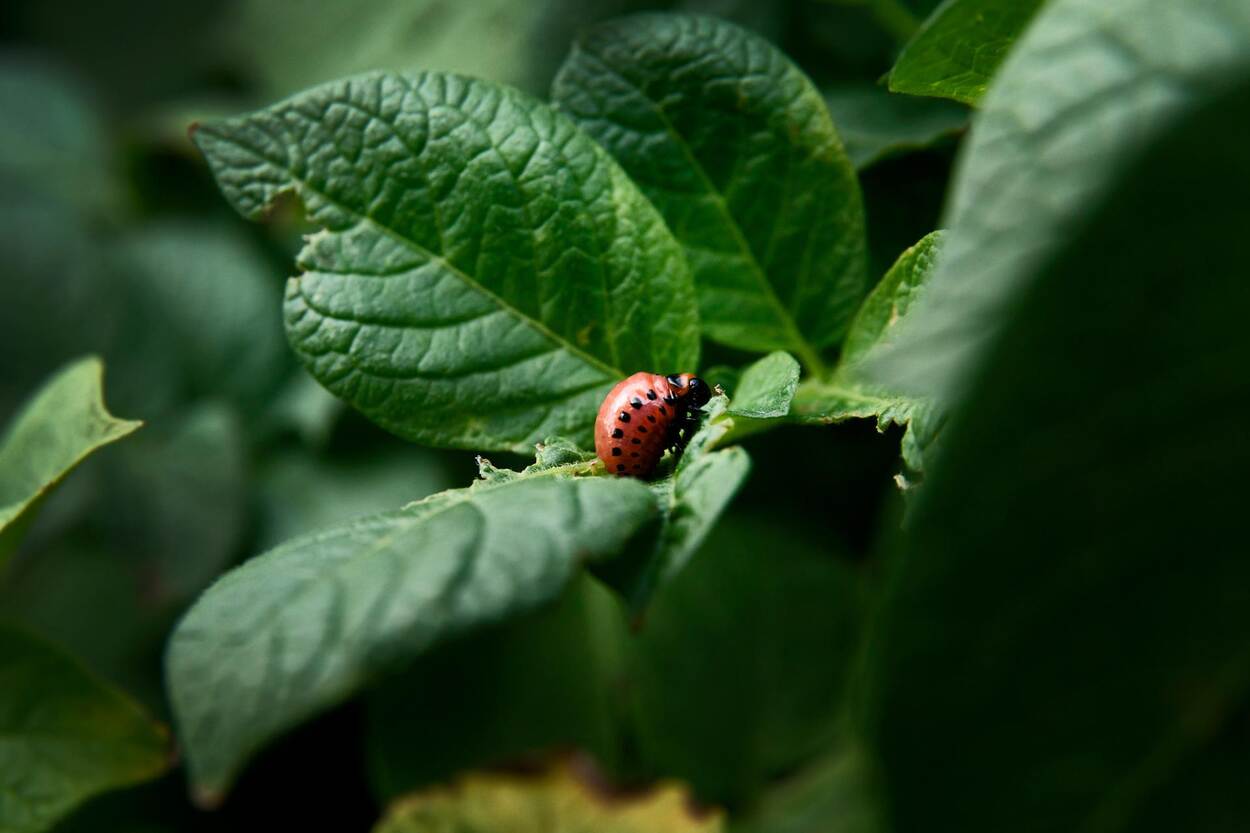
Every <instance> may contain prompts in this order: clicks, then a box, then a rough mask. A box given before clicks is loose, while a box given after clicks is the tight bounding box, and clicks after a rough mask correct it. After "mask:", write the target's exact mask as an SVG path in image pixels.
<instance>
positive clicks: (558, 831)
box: [374, 764, 725, 833]
mask: <svg viewBox="0 0 1250 833" xmlns="http://www.w3.org/2000/svg"><path fill="white" fill-rule="evenodd" d="M724 829H725V826H724V819H723V816H722V815H721V814H720V813H719V812H710V813H700V812H697V811H696V810H694V808H692V806H691V803H690V798H689V796H688V794H687V791H686V789H685V788H684V787H682V786H680V785H678V784H675V783H666V784H661V785H660V786H658V787H656V788H654V789H652V790H650V791H649V792H646V793H643V794H641V795H627V796H621V795H616V794H613V793H610V792H607V791H605V790H604V789H603V787H602V786H601V785H596V784H592V783H589V782H588V781H587V780H586V779H585V778H583V777H579V773H578V772H577V771H576V770H575V769H574V768H573V767H571V766H569V765H568V764H562V765H560V766H557V767H553V768H552V769H551V770H549V771H547V772H545V773H543V774H541V775H536V776H534V775H521V774H483V773H475V774H471V775H468V776H465V777H464V778H462V779H461V780H460V781H459V782H457V783H456V784H454V785H452V786H450V787H439V788H436V789H432V790H427V791H424V792H420V793H416V794H414V795H412V796H410V797H408V798H406V799H403V800H401V801H399V802H398V803H396V804H395V805H394V806H393V807H392V808H391V811H390V812H389V813H388V814H387V816H386V818H385V819H383V820H382V822H381V824H379V825H378V826H377V827H376V828H374V833H444V831H452V830H454V831H457V833H719V831H722V830H724Z"/></svg>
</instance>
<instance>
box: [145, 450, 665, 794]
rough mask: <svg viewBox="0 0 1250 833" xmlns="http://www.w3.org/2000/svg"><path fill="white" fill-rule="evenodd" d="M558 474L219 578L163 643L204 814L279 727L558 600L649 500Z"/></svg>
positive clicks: (611, 548) (321, 536)
mask: <svg viewBox="0 0 1250 833" xmlns="http://www.w3.org/2000/svg"><path fill="white" fill-rule="evenodd" d="M561 471H562V470H561V469H558V468H557V469H549V470H547V471H545V472H538V473H536V474H532V475H528V476H518V477H514V478H511V479H506V480H498V481H494V482H483V483H479V484H476V485H475V486H474V487H471V488H469V489H460V490H456V491H450V492H441V493H439V494H437V495H434V496H433V497H431V498H428V499H426V500H424V501H421V502H420V503H416V504H413V505H411V506H409V507H407V508H405V509H403V510H399V511H394V512H387V513H383V514H379V515H373V516H370V517H366V518H361V519H359V520H356V521H354V522H352V523H349V524H346V525H343V526H340V527H337V528H333V529H329V530H327V531H324V532H319V533H315V534H312V535H307V536H304V537H302V538H297V539H295V540H293V541H290V542H288V543H286V544H283V545H282V546H280V547H277V548H276V549H274V550H271V551H269V552H268V553H265V554H264V555H261V556H258V557H256V558H254V559H252V560H251V561H249V562H247V563H246V564H244V565H243V566H242V567H240V568H238V569H236V570H234V571H233V572H231V573H229V574H227V575H226V576H225V578H223V579H222V580H221V581H219V582H218V583H217V584H215V585H214V586H213V587H212V588H210V589H209V590H208V592H207V593H205V594H204V595H203V596H202V597H201V598H200V600H199V601H198V602H197V603H196V604H195V606H194V607H192V608H191V610H190V612H189V613H188V614H187V616H186V617H185V618H184V619H183V620H182V622H181V623H180V624H179V625H178V628H177V629H176V631H175V632H174V635H173V637H172V639H171V641H170V645H169V651H168V655H167V660H166V667H167V676H168V685H169V693H170V699H171V701H172V704H173V707H174V712H175V714H176V716H177V719H178V727H179V732H180V737H181V739H182V741H183V744H184V746H185V748H186V753H187V762H188V766H189V768H190V773H191V778H192V782H193V785H194V787H195V790H196V792H197V794H198V795H199V797H200V799H201V800H202V801H204V802H209V803H211V802H212V801H213V800H215V799H217V798H219V797H220V796H221V795H222V794H223V792H224V790H225V789H226V788H227V787H228V786H229V784H230V782H231V780H232V779H233V777H234V775H235V774H236V773H237V771H238V769H239V768H240V766H241V765H242V764H243V763H244V761H245V760H246V759H247V758H248V757H249V756H250V755H251V754H252V753H253V752H255V751H256V750H257V749H258V748H259V747H260V746H261V745H262V744H264V743H265V742H266V741H268V740H270V739H271V738H272V737H274V736H275V735H277V734H279V733H280V732H282V731H283V730H285V729H287V728H289V727H291V726H293V725H295V724H296V723H298V722H300V721H301V720H303V719H305V718H307V717H309V716H311V715H313V714H315V713H316V712H318V711H321V710H322V709H324V708H326V707H327V706H329V705H332V704H334V703H336V702H338V701H341V700H343V699H344V698H346V697H348V696H350V695H351V694H352V693H354V692H355V691H356V690H357V689H359V688H360V687H361V686H362V685H363V684H364V683H365V682H366V681H367V680H368V679H369V678H371V677H372V676H373V675H374V674H375V673H376V672H378V671H379V670H381V669H383V668H386V667H389V666H392V665H394V664H396V663H400V662H403V661H405V660H409V659H411V658H413V657H416V656H418V655H419V654H421V653H422V652H424V651H426V650H427V649H429V648H431V647H433V646H434V645H436V644H438V643H439V642H440V641H442V640H445V639H447V638H449V637H451V636H453V635H456V634H460V633H463V632H465V631H467V630H470V629H472V628H474V627H477V626H480V625H484V624H488V623H491V622H496V621H499V620H501V619H504V618H505V617H508V616H510V615H513V614H517V613H521V612H523V611H526V610H530V609H533V608H535V607H537V606H539V605H541V604H543V603H545V602H548V601H550V600H552V599H554V598H556V597H557V596H558V595H559V594H560V592H561V591H562V590H563V589H564V587H565V586H566V585H567V584H568V582H569V580H570V578H571V577H572V576H573V575H574V572H575V569H576V567H577V565H578V564H579V563H581V562H583V561H593V560H597V559H601V558H604V557H607V556H610V555H613V554H615V553H617V552H618V551H620V550H621V549H622V548H623V547H624V546H625V544H626V541H627V540H628V539H629V538H630V537H631V536H632V535H633V534H634V533H635V532H637V531H639V530H640V528H641V527H643V525H644V524H646V522H648V521H649V520H650V519H652V518H653V517H654V516H655V513H656V505H655V500H654V498H653V497H652V495H651V492H650V490H649V489H648V488H647V487H646V486H645V485H643V484H642V483H640V482H638V481H635V480H628V479H624V478H606V477H581V478H568V477H567V476H564V475H562V473H561Z"/></svg>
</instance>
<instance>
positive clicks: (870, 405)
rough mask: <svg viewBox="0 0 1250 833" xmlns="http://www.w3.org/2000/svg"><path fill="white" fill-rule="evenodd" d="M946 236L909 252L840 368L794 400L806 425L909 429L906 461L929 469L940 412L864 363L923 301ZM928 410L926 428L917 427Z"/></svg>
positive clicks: (856, 325) (867, 308) (863, 310)
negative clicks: (875, 376)
mask: <svg viewBox="0 0 1250 833" xmlns="http://www.w3.org/2000/svg"><path fill="white" fill-rule="evenodd" d="M943 237H944V233H943V232H940V231H935V232H933V233H932V234H929V235H927V236H925V237H924V238H922V239H921V240H920V242H919V243H917V244H916V245H915V246H912V247H911V248H910V249H908V250H907V251H905V252H903V254H901V255H900V256H899V258H898V260H897V261H896V262H895V264H894V265H893V266H892V267H890V271H888V272H886V274H885V277H883V278H882V279H881V282H880V283H879V284H877V286H876V288H875V289H873V291H872V292H871V293H870V294H869V295H868V298H867V299H865V301H864V303H863V306H861V307H860V309H859V312H858V313H857V314H856V316H855V321H854V322H853V323H852V324H851V330H850V332H849V333H847V336H846V341H845V342H844V343H843V345H842V357H841V359H840V361H839V363H838V367H837V368H836V369H835V370H834V372H833V374H832V375H831V376H830V377H829V378H827V379H820V378H815V379H809V380H807V381H805V382H804V383H803V384H801V385H800V386H799V388H798V391H797V392H796V393H795V397H794V406H793V409H794V414H795V417H796V418H797V419H798V420H799V421H801V422H809V423H818V424H827V423H832V422H841V421H843V420H847V419H855V418H873V417H875V418H876V420H877V427H878V428H879V429H880V430H882V431H884V430H885V429H886V428H887V427H888V426H890V425H892V424H897V425H908V426H909V427H908V431H907V434H906V435H904V439H903V456H904V462H906V463H907V465H908V467H909V468H912V469H913V470H916V471H921V470H923V468H924V466H923V458H924V455H925V450H926V449H927V448H928V447H929V445H931V444H932V442H933V438H934V435H935V434H936V432H937V426H938V416H937V413H936V412H935V411H934V410H933V409H932V408H931V407H930V406H928V405H923V404H922V402H921V400H920V399H918V398H916V397H912V396H906V395H903V394H900V393H898V392H897V391H892V390H890V389H889V388H888V387H886V386H883V385H881V384H880V383H878V382H875V381H874V380H872V379H870V378H868V377H867V376H866V375H865V374H864V373H863V372H862V370H861V368H860V363H861V362H862V361H863V359H864V357H865V356H867V355H868V354H869V353H870V352H871V351H872V350H873V348H875V347H876V346H877V345H879V344H882V343H884V342H885V341H887V340H888V339H889V338H891V337H892V336H893V333H894V328H895V327H896V326H897V325H898V323H899V322H900V321H902V320H903V319H904V318H905V317H906V316H907V314H908V311H909V310H910V309H911V307H912V305H913V303H914V302H915V300H916V299H917V298H918V297H920V296H921V295H922V294H923V292H922V290H924V288H925V285H926V283H927V281H928V279H929V276H930V275H931V274H932V273H933V271H934V265H935V263H936V262H937V257H938V254H939V252H940V250H941V247H942V240H943ZM920 412H923V413H924V416H923V426H922V430H919V431H917V430H916V429H915V428H914V427H913V423H914V422H915V421H916V419H915V418H916V417H917V414H918V413H920Z"/></svg>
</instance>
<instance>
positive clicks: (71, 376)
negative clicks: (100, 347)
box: [0, 358, 143, 558]
mask: <svg viewBox="0 0 1250 833" xmlns="http://www.w3.org/2000/svg"><path fill="white" fill-rule="evenodd" d="M103 375H104V365H103V364H101V363H100V360H99V359H96V358H87V359H82V360H81V361H78V362H76V363H74V364H72V365H70V366H69V367H66V368H65V369H63V370H61V371H60V372H59V373H58V374H57V375H56V376H54V377H53V378H52V379H51V380H49V381H48V382H47V384H45V385H44V387H43V388H42V389H41V390H40V391H39V392H38V393H36V394H35V396H34V397H33V398H32V399H31V400H30V401H29V402H28V403H27V404H26V406H25V407H24V408H23V409H22V411H21V413H19V414H18V415H17V416H16V417H15V418H14V419H13V421H12V422H11V423H10V425H9V428H8V430H7V432H6V434H5V435H4V438H3V440H0V532H3V531H4V530H6V529H7V528H9V527H10V526H12V525H13V524H15V523H16V522H17V521H18V519H19V518H20V517H21V516H22V515H23V513H25V512H26V511H27V510H29V509H30V508H31V507H32V506H34V504H35V503H36V501H38V500H39V498H41V497H42V496H43V495H44V494H46V493H47V492H48V490H50V489H51V488H53V487H54V486H55V485H56V484H57V483H58V482H59V481H60V480H61V478H62V477H64V476H65V475H66V474H68V473H69V472H70V470H71V469H73V468H74V466H76V465H78V464H79V463H80V462H82V461H83V459H84V458H86V457H87V455H89V454H91V452H93V451H95V450H96V449H98V448H100V447H101V446H105V445H108V444H109V443H111V442H114V441H115V440H119V439H121V438H122V437H124V436H126V435H127V434H129V433H131V432H132V431H134V430H135V429H136V428H138V427H139V426H140V425H142V424H143V423H141V422H135V421H132V420H124V419H117V418H116V417H114V416H113V415H112V414H110V413H109V412H108V410H107V409H106V408H105V407H104V391H103V389H102V382H103ZM13 543H15V542H13V541H11V540H7V539H6V540H5V541H3V542H0V558H2V557H3V556H4V555H5V554H6V549H7V548H6V547H5V546H4V545H5V544H8V545H9V546H10V547H11V546H12V545H13Z"/></svg>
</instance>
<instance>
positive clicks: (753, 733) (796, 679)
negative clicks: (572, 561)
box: [630, 449, 863, 805]
mask: <svg viewBox="0 0 1250 833" xmlns="http://www.w3.org/2000/svg"><path fill="white" fill-rule="evenodd" d="M731 450H732V449H731ZM721 453H725V452H721ZM862 611H863V603H862V599H861V582H860V577H859V576H858V575H856V573H855V572H853V571H852V570H851V569H849V568H848V566H847V565H846V564H845V563H844V562H843V561H842V559H841V558H840V557H839V553H838V552H837V546H836V544H834V543H833V542H831V541H830V538H829V536H828V534H827V533H826V534H824V535H823V536H821V537H820V538H815V537H809V536H808V535H806V534H803V533H801V532H799V531H797V530H795V529H794V528H791V527H789V526H778V525H777V524H776V522H775V518H770V517H767V516H761V515H760V514H754V515H752V514H750V507H742V508H741V509H740V510H737V511H735V512H733V513H731V514H730V515H729V516H728V517H726V518H724V519H723V520H722V521H721V522H720V523H719V524H717V525H716V526H715V528H714V529H712V530H711V532H710V534H709V535H708V538H707V541H706V543H705V544H704V545H703V546H702V548H700V549H699V551H698V553H697V554H695V555H694V557H693V558H691V559H690V562H689V564H688V565H687V566H686V567H685V569H684V570H683V571H682V572H681V573H679V574H678V575H677V576H675V577H674V578H673V579H672V580H671V581H670V582H668V583H667V584H664V585H662V586H661V587H660V588H659V589H658V591H657V593H656V595H655V598H654V599H653V600H652V602H651V604H650V606H649V607H648V609H647V611H646V615H645V618H644V619H643V621H642V627H641V630H640V631H639V634H638V637H637V639H636V640H635V643H634V645H633V651H632V669H633V670H632V675H631V676H632V681H631V685H630V691H631V693H632V694H633V697H634V703H633V714H634V719H635V725H636V734H637V738H638V740H637V744H638V750H639V754H640V756H641V758H642V761H643V764H644V766H645V768H646V771H649V772H663V773H666V774H670V775H673V776H676V777H678V778H681V779H683V780H686V781H689V782H690V783H691V785H692V786H693V787H694V789H695V791H696V793H697V794H698V795H699V797H700V798H701V799H703V800H705V801H725V802H730V801H732V802H734V803H736V804H739V805H745V804H749V803H750V802H751V800H752V799H753V798H754V797H755V795H756V794H757V793H758V791H759V790H760V789H761V788H762V787H763V785H764V784H765V782H766V781H767V780H768V779H769V778H770V777H771V776H774V775H777V774H779V773H782V772H786V771H789V770H791V769H792V768H793V767H794V766H796V765H797V764H799V763H800V762H802V761H803V760H804V759H806V758H807V757H809V756H810V755H812V754H813V753H815V752H816V751H817V750H820V749H822V748H823V747H824V746H825V745H827V744H828V743H829V742H830V740H831V739H832V738H833V737H834V735H835V733H836V731H837V727H838V725H839V724H840V723H841V721H842V719H843V711H842V695H843V693H844V691H845V687H846V685H847V682H848V680H849V679H850V674H851V670H852V659H853V657H854V656H855V652H856V650H857V647H858V644H859V638H860V622H861V616H862Z"/></svg>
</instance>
